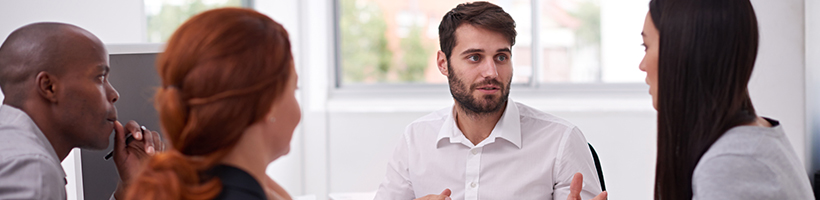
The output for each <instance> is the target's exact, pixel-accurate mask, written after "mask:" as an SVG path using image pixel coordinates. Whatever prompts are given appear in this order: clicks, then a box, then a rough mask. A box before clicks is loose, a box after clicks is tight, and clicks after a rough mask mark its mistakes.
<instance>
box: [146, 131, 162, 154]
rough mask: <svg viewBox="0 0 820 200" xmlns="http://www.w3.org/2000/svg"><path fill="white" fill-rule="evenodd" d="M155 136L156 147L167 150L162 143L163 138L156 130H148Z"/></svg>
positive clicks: (156, 148)
mask: <svg viewBox="0 0 820 200" xmlns="http://www.w3.org/2000/svg"><path fill="white" fill-rule="evenodd" d="M146 132H148V133H149V134H151V136H153V137H154V147H155V150H157V151H165V148H164V147H165V145H163V144H162V138H160V137H161V136H160V135H159V133H157V132H156V131H146Z"/></svg>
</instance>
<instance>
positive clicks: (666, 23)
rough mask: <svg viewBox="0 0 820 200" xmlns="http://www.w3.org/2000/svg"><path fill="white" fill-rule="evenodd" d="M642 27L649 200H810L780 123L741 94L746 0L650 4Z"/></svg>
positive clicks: (751, 31)
mask: <svg viewBox="0 0 820 200" xmlns="http://www.w3.org/2000/svg"><path fill="white" fill-rule="evenodd" d="M649 7H650V8H649V13H648V14H647V16H646V22H645V25H644V28H643V33H642V35H643V40H644V43H645V46H646V56H645V57H644V59H643V61H642V62H641V65H640V69H641V70H642V71H645V72H646V74H647V77H646V82H647V84H649V88H650V89H649V90H650V91H649V93H650V94H651V95H652V100H653V104H654V107H655V109H656V110H658V153H657V164H656V172H655V199H663V200H674V199H814V196H813V194H812V191H811V188H810V187H811V186H810V185H809V179H808V176H807V174H806V170H805V169H804V168H803V165H802V163H801V162H800V161H799V160H798V159H797V156H796V155H795V153H794V150H793V148H792V146H791V145H790V143H789V141H788V140H787V139H786V136H785V134H784V132H783V128H782V127H781V126H780V122H778V121H776V120H774V119H769V118H763V117H759V116H758V115H757V114H756V113H755V109H754V107H753V106H752V102H751V99H750V98H749V93H748V89H747V84H748V82H749V78H750V77H751V75H752V69H753V67H754V63H755V58H756V56H757V49H758V30H757V19H756V17H755V13H754V9H753V8H752V4H751V3H750V2H749V0H652V1H651V2H650V6H649Z"/></svg>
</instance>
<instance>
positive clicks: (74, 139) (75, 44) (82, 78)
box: [0, 23, 119, 149]
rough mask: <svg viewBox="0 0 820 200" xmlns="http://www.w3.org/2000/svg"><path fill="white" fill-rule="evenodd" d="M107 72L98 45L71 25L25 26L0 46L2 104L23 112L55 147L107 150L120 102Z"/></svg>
mask: <svg viewBox="0 0 820 200" xmlns="http://www.w3.org/2000/svg"><path fill="white" fill-rule="evenodd" d="M108 71H109V66H108V52H106V50H105V47H104V46H103V44H102V42H101V41H100V40H99V39H98V38H97V37H96V36H94V35H93V34H91V33H90V32H88V31H86V30H84V29H82V28H80V27H77V26H74V25H69V24H62V23H34V24H29V25H26V26H23V27H21V28H19V29H17V30H15V31H14V32H12V33H11V34H10V35H9V36H8V38H6V40H5V41H4V42H3V45H2V46H0V88H2V90H3V92H4V93H5V100H4V101H3V103H4V104H7V105H10V106H13V107H16V108H19V109H21V110H23V111H25V112H26V113H27V114H28V115H29V116H30V117H31V118H32V119H33V120H34V122H35V123H36V124H37V126H38V127H40V129H41V130H42V131H43V133H44V134H46V136H47V137H49V141H51V143H52V145H55V146H56V145H59V144H55V142H59V143H63V144H62V145H66V146H70V147H81V148H90V149H103V148H106V147H107V146H108V137H109V135H110V134H111V132H112V130H113V128H114V122H115V121H116V118H117V111H116V108H115V107H114V102H116V101H117V99H118V98H119V94H118V93H117V91H116V90H115V89H114V88H113V87H112V86H111V84H110V83H109V82H108Z"/></svg>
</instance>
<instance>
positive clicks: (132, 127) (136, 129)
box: [125, 120, 143, 140]
mask: <svg viewBox="0 0 820 200" xmlns="http://www.w3.org/2000/svg"><path fill="white" fill-rule="evenodd" d="M125 130H128V132H130V133H131V135H133V136H134V139H137V140H142V136H143V135H142V131H140V125H139V124H138V123H137V121H134V120H131V121H128V123H127V124H125Z"/></svg>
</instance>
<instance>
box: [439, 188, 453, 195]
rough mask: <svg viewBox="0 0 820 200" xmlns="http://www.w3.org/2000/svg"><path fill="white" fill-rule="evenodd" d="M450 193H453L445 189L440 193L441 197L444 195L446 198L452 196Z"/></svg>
mask: <svg viewBox="0 0 820 200" xmlns="http://www.w3.org/2000/svg"><path fill="white" fill-rule="evenodd" d="M452 193H453V192H452V191H450V188H447V189H444V191H442V192H441V195H444V196H448V197H449V196H450V194H452Z"/></svg>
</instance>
